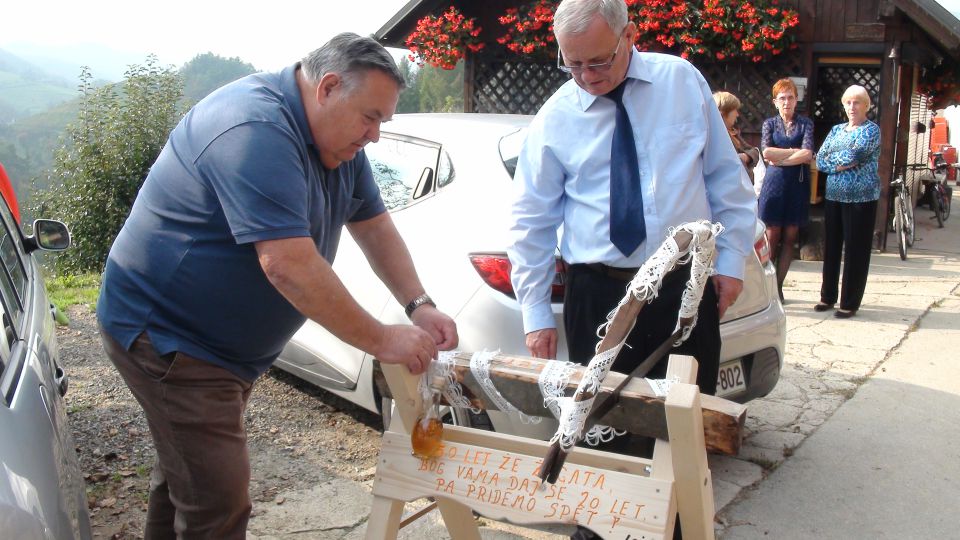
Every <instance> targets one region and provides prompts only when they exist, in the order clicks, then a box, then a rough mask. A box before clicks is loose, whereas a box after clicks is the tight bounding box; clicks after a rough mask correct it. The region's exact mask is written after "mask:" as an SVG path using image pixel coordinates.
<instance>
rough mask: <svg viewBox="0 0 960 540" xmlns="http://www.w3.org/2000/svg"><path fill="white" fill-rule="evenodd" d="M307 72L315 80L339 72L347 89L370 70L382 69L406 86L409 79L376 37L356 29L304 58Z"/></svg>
mask: <svg viewBox="0 0 960 540" xmlns="http://www.w3.org/2000/svg"><path fill="white" fill-rule="evenodd" d="M300 67H301V69H302V70H303V75H304V77H306V79H307V80H308V81H310V82H311V83H313V84H316V83H318V82H320V79H322V78H323V76H324V75H326V74H327V73H336V74H338V75H340V78H341V79H342V80H343V87H344V90H346V91H347V92H350V91H352V90H353V89H354V88H355V87H356V86H357V85H359V84H360V82H361V80H362V78H361V76H364V75H366V72H367V71H370V70H372V69H378V70H380V71H382V72H383V73H385V74H387V75H389V76H390V77H391V78H392V79H393V80H394V81H395V82H396V83H397V86H398V87H399V88H400V89H401V90H403V88H404V87H405V86H406V81H404V80H403V75H401V74H400V70H399V69H398V68H397V64H396V63H395V62H394V61H393V57H392V56H390V53H388V52H387V50H386V49H384V48H383V45H380V44H379V43H377V42H376V40H374V39H373V38H369V37H363V36H358V35H357V34H354V33H352V32H343V33H342V34H337V35H336V36H334V37H333V39H331V40H330V41H328V42H327V43H325V44H324V45H323V46H322V47H320V48H319V49H317V50H315V51H313V52H311V53H310V54H308V55H307V56H306V57H304V59H303V60H301V62H300Z"/></svg>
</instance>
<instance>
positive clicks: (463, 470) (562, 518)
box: [373, 432, 675, 540]
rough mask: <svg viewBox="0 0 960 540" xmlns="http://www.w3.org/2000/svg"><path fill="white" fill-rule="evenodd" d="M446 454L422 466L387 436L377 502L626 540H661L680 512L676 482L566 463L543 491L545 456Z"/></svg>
mask: <svg viewBox="0 0 960 540" xmlns="http://www.w3.org/2000/svg"><path fill="white" fill-rule="evenodd" d="M495 435H496V434H489V435H488V436H495ZM544 448H546V445H545V444H544ZM442 450H443V452H442V455H441V456H440V457H438V458H435V459H432V460H421V459H419V458H416V457H414V456H413V455H412V454H411V451H410V440H409V437H407V436H405V435H402V434H397V433H391V432H388V433H385V434H384V439H383V447H382V450H381V455H380V460H381V462H380V464H379V466H378V467H377V477H376V480H375V482H374V487H373V491H374V494H375V495H384V496H389V497H392V498H397V499H402V500H413V499H417V498H420V497H426V496H432V497H446V498H449V499H453V500H456V501H457V502H460V503H462V504H465V505H467V506H469V507H470V508H472V509H474V510H475V511H477V512H479V513H481V514H483V515H485V516H487V517H490V518H492V519H497V520H501V519H505V520H508V521H511V522H514V523H518V524H533V523H567V524H577V525H581V526H584V527H587V528H589V529H591V530H593V531H594V532H596V533H598V534H600V535H602V536H603V537H604V538H614V539H622V540H638V539H644V540H650V539H660V538H663V537H664V534H663V532H664V530H665V527H666V526H667V522H668V519H672V517H673V515H674V512H675V508H673V506H672V505H671V489H672V487H671V483H670V482H666V481H662V480H656V479H652V478H647V477H642V476H637V475H634V474H628V473H622V472H617V471H611V470H605V469H597V468H593V467H589V466H584V465H578V464H576V463H570V462H567V464H566V465H565V466H564V468H563V471H562V473H561V474H560V477H559V479H558V480H557V482H556V483H555V484H545V485H543V486H541V482H540V479H539V478H538V477H537V474H538V472H539V467H540V465H541V462H542V457H541V456H531V455H524V454H520V453H513V452H508V451H504V450H498V449H493V448H486V447H477V446H473V445H469V444H464V443H459V442H451V441H444V445H443V449H442Z"/></svg>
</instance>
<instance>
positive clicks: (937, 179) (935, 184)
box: [927, 152, 951, 229]
mask: <svg viewBox="0 0 960 540" xmlns="http://www.w3.org/2000/svg"><path fill="white" fill-rule="evenodd" d="M930 158H931V162H932V167H931V169H932V171H933V180H931V181H930V185H929V186H928V187H927V189H928V190H930V209H931V210H933V215H934V217H936V219H937V225H938V226H939V227H940V228H941V229H942V228H943V222H944V221H946V220H947V218H949V217H950V199H951V190H950V189H949V188H948V187H947V166H948V165H947V161H946V160H945V159H944V158H943V153H942V152H934V153H933V154H932V155H931V156H930Z"/></svg>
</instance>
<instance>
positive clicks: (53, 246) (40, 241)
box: [24, 219, 70, 252]
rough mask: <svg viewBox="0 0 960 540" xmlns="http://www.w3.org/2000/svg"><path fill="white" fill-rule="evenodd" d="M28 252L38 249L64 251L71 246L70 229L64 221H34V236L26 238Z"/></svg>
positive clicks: (25, 243) (25, 245) (25, 244)
mask: <svg viewBox="0 0 960 540" xmlns="http://www.w3.org/2000/svg"><path fill="white" fill-rule="evenodd" d="M24 247H26V248H27V252H31V251H34V250H36V249H43V250H46V251H63V250H65V249H67V248H68V247H70V231H69V230H67V226H66V225H64V224H63V223H62V222H59V221H56V220H53V219H38V220H35V221H34V222H33V236H28V237H27V238H25V241H24Z"/></svg>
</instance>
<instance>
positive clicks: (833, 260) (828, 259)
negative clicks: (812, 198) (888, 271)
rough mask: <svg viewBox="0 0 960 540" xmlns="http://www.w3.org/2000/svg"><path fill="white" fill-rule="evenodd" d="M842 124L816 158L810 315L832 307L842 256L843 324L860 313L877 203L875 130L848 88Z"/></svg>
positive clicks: (861, 91) (861, 92)
mask: <svg viewBox="0 0 960 540" xmlns="http://www.w3.org/2000/svg"><path fill="white" fill-rule="evenodd" d="M840 101H841V103H843V109H844V111H845V112H846V113H847V118H848V122H846V123H844V124H839V125H836V126H833V129H831V130H830V134H829V135H827V138H826V140H824V141H823V146H821V147H820V151H819V152H818V153H817V168H819V169H820V172H821V173H826V174H828V175H829V176H827V193H826V201H825V202H824V208H823V213H824V230H825V234H824V236H825V239H824V252H823V282H822V284H821V286H820V303H819V304H817V305H816V306H814V307H813V309H814V310H816V311H827V310H828V309H832V308H833V305H834V304H835V303H836V302H837V281H838V280H839V279H840V257H841V253H843V291H842V293H841V294H840V309H838V310H837V311H836V313H834V316H835V317H838V318H840V319H847V318H850V317H853V316H854V315H855V314H856V313H857V310H858V309H860V302H861V301H862V300H863V291H864V289H865V288H866V286H867V271H868V270H869V269H870V250H871V249H872V246H873V225H874V219H875V217H876V213H877V199H879V198H880V176H879V175H878V174H877V160H878V159H879V157H880V128H879V126H877V124H875V123H873V122H871V121H870V120H867V111H868V110H870V96H869V95H867V90H866V89H865V88H864V87H862V86H858V85H853V86H851V87H850V88H847V90H846V91H845V92H844V93H843V97H842V98H841V99H840Z"/></svg>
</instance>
